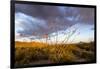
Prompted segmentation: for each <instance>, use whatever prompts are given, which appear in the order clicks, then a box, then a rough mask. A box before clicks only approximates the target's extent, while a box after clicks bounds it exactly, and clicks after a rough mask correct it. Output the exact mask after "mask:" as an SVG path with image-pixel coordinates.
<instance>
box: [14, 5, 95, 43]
mask: <svg viewBox="0 0 100 69" xmlns="http://www.w3.org/2000/svg"><path fill="white" fill-rule="evenodd" d="M94 17H95V15H94V8H83V7H69V6H49V5H29V4H15V41H40V42H46V40H47V42H49V43H50V42H53V43H55V42H57V43H62V42H63V43H77V42H80V41H82V42H89V41H93V40H94Z"/></svg>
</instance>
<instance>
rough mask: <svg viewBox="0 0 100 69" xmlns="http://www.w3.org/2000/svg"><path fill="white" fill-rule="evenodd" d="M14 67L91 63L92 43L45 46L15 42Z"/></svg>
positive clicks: (92, 54)
mask: <svg viewBox="0 0 100 69" xmlns="http://www.w3.org/2000/svg"><path fill="white" fill-rule="evenodd" d="M15 44H16V51H15V65H16V66H20V65H25V64H26V65H31V64H33V65H38V64H52V63H71V62H91V61H93V60H94V59H95V56H94V43H93V42H92V43H83V44H55V45H47V44H44V43H39V42H16V43H15Z"/></svg>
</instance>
